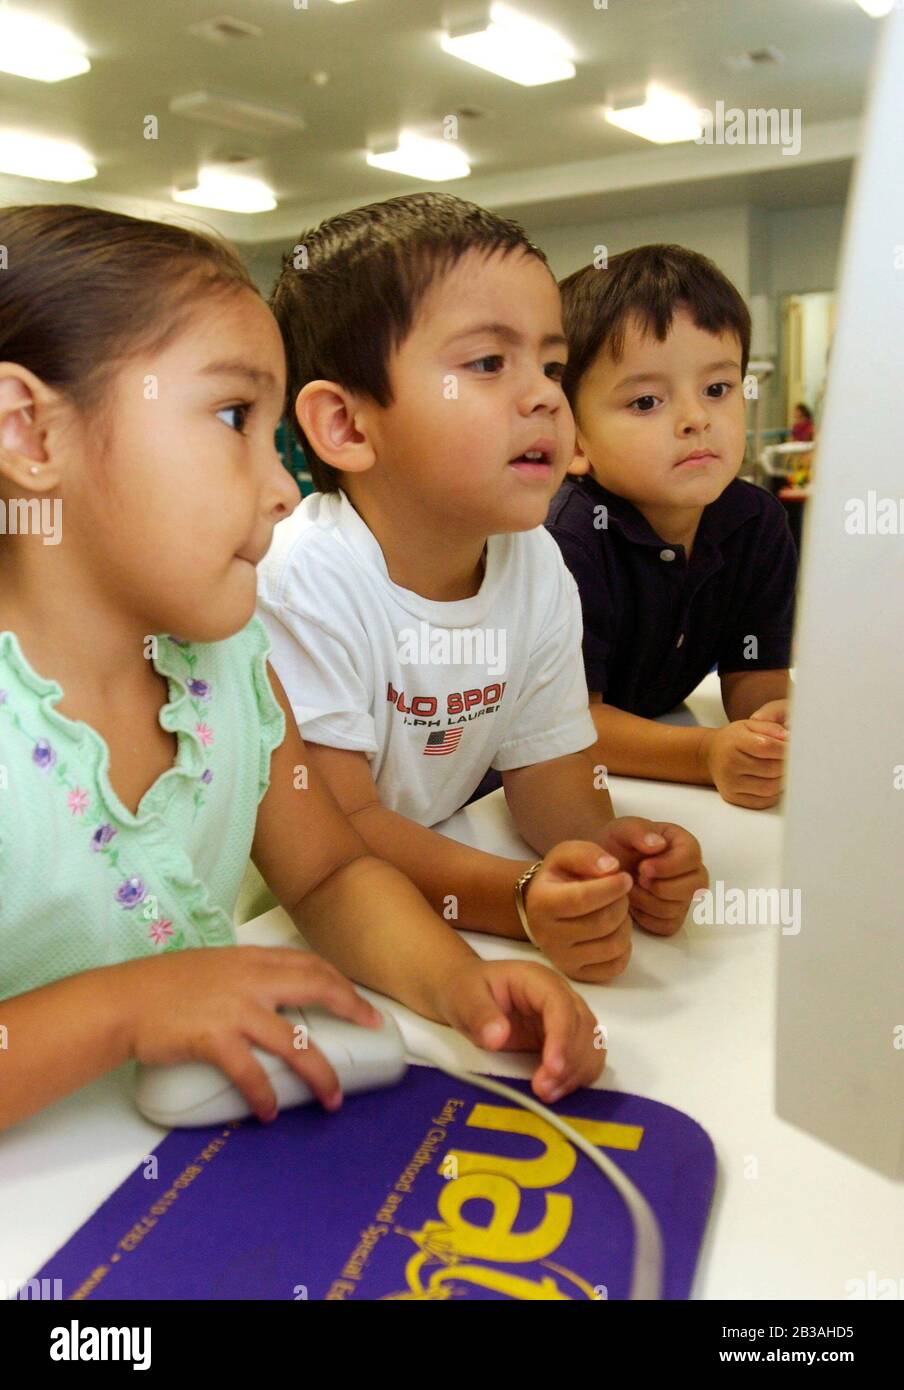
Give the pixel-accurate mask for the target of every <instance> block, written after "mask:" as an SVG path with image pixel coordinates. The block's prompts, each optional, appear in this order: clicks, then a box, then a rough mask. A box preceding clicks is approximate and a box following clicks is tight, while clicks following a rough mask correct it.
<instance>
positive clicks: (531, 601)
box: [259, 193, 707, 983]
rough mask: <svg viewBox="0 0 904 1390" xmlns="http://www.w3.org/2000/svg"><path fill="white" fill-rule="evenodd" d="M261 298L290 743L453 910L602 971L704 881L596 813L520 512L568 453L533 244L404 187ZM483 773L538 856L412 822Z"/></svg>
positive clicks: (557, 344)
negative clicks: (287, 450)
mask: <svg viewBox="0 0 904 1390" xmlns="http://www.w3.org/2000/svg"><path fill="white" fill-rule="evenodd" d="M272 303H273V310H274V313H275V315H276V318H277V321H278V323H279V325H280V328H281V330H282V333H283V337H284V340H285V344H286V353H287V358H288V397H287V399H288V402H289V410H290V412H291V414H292V417H293V421H294V423H295V427H296V429H297V432H298V435H299V438H300V440H301V443H302V445H303V447H304V450H305V454H306V456H307V458H308V461H309V464H310V467H311V472H312V474H313V477H314V480H315V483H316V485H317V486H318V488H319V489H320V491H319V492H318V493H316V494H314V495H313V496H311V497H308V498H306V499H305V500H304V502H303V503H302V504H301V506H300V507H299V508H298V509H297V510H296V512H295V513H294V515H293V516H292V517H290V518H287V519H286V520H285V521H283V522H281V523H280V524H279V525H278V526H277V528H276V531H275V534H274V539H273V545H272V548H271V550H270V553H269V555H268V556H267V558H266V560H265V561H264V563H263V564H262V565H261V566H260V570H259V576H260V588H259V598H260V610H261V614H262V616H263V619H264V621H265V623H266V625H267V629H268V632H269V635H270V638H271V641H272V647H273V650H272V656H271V660H272V662H273V664H274V666H275V668H276V671H277V673H278V675H279V677H280V680H281V681H282V683H283V685H284V686H285V689H286V691H287V693H288V696H289V699H290V701H291V702H292V707H293V711H294V714H295V718H296V720H297V722H298V726H299V729H300V730H301V732H302V734H303V735H304V738H305V742H306V743H307V744H308V746H309V750H310V755H311V757H312V759H314V758H315V759H316V760H317V763H318V767H319V770H320V771H321V772H322V773H323V774H324V775H325V776H326V778H327V780H328V782H329V783H330V785H331V787H332V790H333V792H334V794H335V796H336V797H337V799H338V800H339V802H340V804H341V805H342V807H343V809H344V810H345V811H346V813H347V814H348V815H349V816H350V817H351V818H352V820H353V821H354V824H355V826H356V828H357V829H358V831H359V832H360V833H361V835H362V836H363V837H364V839H365V840H366V841H367V842H368V844H369V845H370V847H371V849H372V850H373V851H374V853H376V854H379V855H380V856H382V857H383V858H384V859H388V860H389V861H390V862H392V863H394V864H396V865H397V866H398V867H400V868H402V869H403V870H404V871H405V872H406V873H407V874H408V876H409V877H410V878H411V879H412V880H413V881H414V882H415V883H416V884H417V885H418V887H419V888H420V889H421V891H422V892H423V893H424V894H425V896H426V897H427V898H428V899H429V900H430V902H431V903H433V904H434V905H435V906H436V907H437V908H438V909H439V910H440V911H441V912H444V915H445V916H446V917H447V919H450V920H453V921H454V922H455V924H456V925H457V926H458V927H467V928H472V929H476V930H480V931H486V932H492V933H494V934H496V935H499V936H506V937H512V938H518V937H520V938H522V939H523V937H524V936H525V934H527V935H528V936H530V938H531V939H532V940H533V941H534V942H535V944H537V945H538V946H539V947H540V949H541V950H543V951H545V953H546V954H547V956H548V957H549V958H550V960H552V961H553V963H554V964H556V965H558V966H559V967H560V969H562V970H564V971H565V972H566V973H567V974H569V975H571V976H573V977H574V978H576V979H579V980H583V981H588V982H590V981H592V982H595V983H600V982H604V981H608V980H610V979H612V978H614V977H615V976H616V975H618V974H620V973H621V972H622V971H623V970H624V968H625V966H626V965H627V962H628V959H629V956H630V951H631V922H632V918H633V920H634V921H636V922H638V923H639V924H641V925H642V926H644V927H646V928H647V929H649V930H651V931H653V932H657V933H660V934H670V933H672V932H674V931H676V930H677V929H678V927H679V926H680V925H681V923H682V921H683V919H684V916H685V913H686V911H687V907H688V903H689V902H690V899H691V897H692V896H693V894H694V892H695V891H696V890H697V889H699V888H702V887H704V886H705V885H706V883H707V875H706V871H705V869H704V868H703V866H702V864H701V859H700V848H699V845H698V844H697V842H696V840H695V839H694V837H693V836H692V835H690V834H689V833H688V832H687V831H686V830H683V829H681V828H680V827H679V826H675V825H671V824H667V823H661V822H652V821H648V820H643V819H640V818H638V817H630V818H621V819H615V818H614V816H613V811H612V804H611V801H610V799H609V794H608V791H607V790H606V782H605V768H604V767H602V765H601V762H602V759H601V754H600V751H599V750H598V749H596V748H595V747H594V745H595V743H596V732H595V729H594V725H593V721H592V719H591V717H590V714H589V709H588V696H587V687H586V683H585V679H584V674H583V665H582V660H581V633H582V629H581V610H580V603H579V600H578V595H577V590H576V586H575V583H574V581H573V579H572V578H571V575H570V574H569V572H568V570H567V569H566V567H565V565H564V563H563V561H562V559H561V556H560V553H559V550H558V547H557V546H556V544H555V542H554V541H553V539H552V538H551V537H550V536H549V535H548V534H547V532H546V531H545V530H544V529H543V526H542V522H543V520H544V518H545V516H546V512H547V508H548V505H549V500H550V498H551V497H552V495H553V493H554V492H555V491H556V488H557V487H558V485H559V483H560V482H561V481H562V478H563V476H564V474H565V470H566V467H567V465H568V463H569V461H570V459H571V457H572V453H573V445H574V424H573V420H572V416H571V412H570V410H569V407H568V404H567V401H566V399H565V396H564V394H563V392H562V387H561V384H560V382H561V375H562V368H563V364H564V361H565V351H566V348H565V338H564V335H563V331H562V323H561V315H560V307H559V294H558V289H557V287H556V283H555V280H554V279H553V277H552V274H551V273H550V271H549V268H548V266H547V264H546V261H545V258H544V256H543V254H542V252H540V251H539V250H538V249H537V248H536V247H534V246H533V245H532V243H531V242H529V241H528V239H527V237H526V235H525V233H524V232H523V231H522V229H521V228H520V227H519V226H517V224H515V223H513V222H508V221H505V220H503V219H501V218H498V217H496V216H494V215H493V214H491V213H488V212H485V211H484V210H482V209H480V208H477V207H475V206H474V205H472V204H470V203H465V202H462V201H461V200H460V199H458V198H454V197H451V196H449V195H445V194H436V193H419V194H414V195H412V196H409V197H404V198H394V199H391V200H390V201H388V202H385V203H380V204H375V205H373V206H371V207H366V208H361V209H358V210H356V211H354V212H351V213H346V214H343V215H341V216H338V217H334V218H331V219H330V220H329V221H328V222H325V223H323V224H322V225H321V226H320V227H318V228H316V229H315V230H312V231H311V232H310V233H309V234H307V235H303V236H302V237H301V238H300V239H299V243H298V245H296V247H295V248H294V250H293V251H292V252H290V253H289V255H288V256H287V257H286V258H285V263H284V268H283V272H282V275H281V278H280V280H279V282H278V284H277V287H276V290H275V292H274V296H273V301H272ZM490 766H492V767H494V768H496V769H498V770H499V771H500V772H501V773H502V777H503V784H504V787H505V796H506V800H507V802H508V806H509V809H510V811H511V813H512V816H513V818H514V820H515V823H516V825H517V827H518V830H519V831H520V833H521V835H522V836H523V837H524V839H525V840H526V841H527V842H528V844H530V845H531V846H533V848H534V849H535V850H536V851H537V853H538V854H542V855H544V856H545V858H544V859H543V860H542V861H541V862H540V863H539V864H538V865H531V864H530V863H521V862H519V861H513V860H509V859H504V858H501V857H499V856H496V855H491V854H486V853H484V852H482V851H480V850H475V849H471V848H468V847H466V846H464V845H460V844H458V843H456V842H455V841H453V840H450V839H449V838H447V837H446V836H443V835H441V834H439V833H438V832H436V831H435V830H432V829H431V828H430V827H432V826H433V825H435V824H437V823H438V822H440V821H442V820H443V819H445V817H447V816H449V815H450V814H452V812H454V811H455V810H457V809H458V808H459V807H460V806H461V805H462V803H463V802H464V801H466V800H467V798H468V797H469V796H470V795H471V793H472V792H473V791H474V789H475V788H476V787H477V786H478V784H479V782H480V781H481V778H482V776H483V774H484V773H485V772H486V769H487V768H488V767H490ZM563 841H564V843H562V842H563ZM528 873H531V877H525V876H526V875H527V874H528ZM528 884H529V888H528Z"/></svg>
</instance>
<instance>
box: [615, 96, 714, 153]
mask: <svg viewBox="0 0 904 1390" xmlns="http://www.w3.org/2000/svg"><path fill="white" fill-rule="evenodd" d="M604 114H605V117H606V120H607V121H609V123H610V124H611V125H617V126H619V127H620V129H622V130H628V131H630V132H631V134H632V135H639V136H641V138H642V139H644V140H652V141H653V143H654V144H656V145H674V144H678V142H679V141H681V140H696V139H697V137H698V136H699V135H700V134H702V131H703V123H702V121H701V120H700V112H699V108H698V107H696V106H694V104H693V103H692V102H690V101H688V100H687V99H686V98H685V97H681V96H678V95H677V94H676V93H675V92H668V91H666V90H665V89H664V88H663V87H658V86H657V85H656V84H655V83H653V82H651V83H650V85H649V87H647V91H646V97H645V98H644V99H643V100H639V99H638V98H637V97H625V98H623V99H622V100H617V99H616V100H615V101H613V102H612V104H611V105H610V106H607V107H606V110H605V113H604Z"/></svg>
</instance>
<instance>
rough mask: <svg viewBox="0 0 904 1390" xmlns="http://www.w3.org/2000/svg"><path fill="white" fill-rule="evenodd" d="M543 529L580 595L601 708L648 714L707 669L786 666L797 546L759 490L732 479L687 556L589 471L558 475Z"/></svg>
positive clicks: (679, 695) (588, 662) (670, 703)
mask: <svg viewBox="0 0 904 1390" xmlns="http://www.w3.org/2000/svg"><path fill="white" fill-rule="evenodd" d="M601 523H605V525H602V524H601ZM546 526H547V528H548V530H549V531H550V532H551V533H552V535H553V536H554V537H555V539H556V541H557V542H558V544H559V548H560V549H561V551H562V555H563V557H564V559H565V563H566V564H567V565H568V568H569V569H570V570H571V573H572V574H573V575H574V578H575V580H576V582H577V586H578V589H579V591H580V595H581V604H582V606H583V610H584V667H585V670H586V673H587V687H588V689H589V690H591V691H596V692H598V693H599V694H601V695H602V697H603V699H604V700H605V702H606V704H609V705H615V706H617V707H618V708H619V709H624V710H628V711H629V712H630V713H631V714H638V715H641V716H642V717H643V718H645V719H655V718H656V716H657V715H660V714H665V713H666V712H667V711H668V710H670V709H674V708H675V706H676V705H679V704H681V702H682V700H684V699H686V697H687V696H688V695H689V694H690V693H691V691H692V690H694V689H695V687H696V686H697V685H699V683H700V681H701V680H702V679H703V677H704V676H705V675H706V674H707V672H708V671H710V670H711V669H712V667H713V665H714V664H717V665H718V668H719V672H720V674H721V673H724V672H727V671H756V670H761V671H771V670H784V669H785V668H786V667H788V666H789V665H790V664H791V629H792V622H793V616H794V587H795V582H796V578H797V551H796V549H795V546H794V541H793V539H792V537H791V532H790V530H789V528H788V522H787V518H786V516H785V511H784V508H783V507H782V505H781V503H780V502H778V501H777V500H776V498H774V497H773V496H772V495H771V494H770V493H768V492H765V491H764V490H763V489H762V488H759V487H755V486H754V484H753V483H745V482H741V481H740V479H737V478H736V479H735V480H734V481H733V482H731V483H729V485H728V487H727V488H726V489H725V491H724V492H723V493H722V495H721V496H720V497H717V498H716V500H715V502H711V503H710V504H709V506H708V507H705V508H704V509H703V515H702V517H701V518H700V526H699V528H698V530H697V535H696V537H695V539H694V545H693V550H692V551H691V558H690V561H688V558H687V555H686V553H685V548H684V546H682V545H670V544H669V543H668V542H667V541H664V540H663V539H662V537H661V536H657V534H656V532H655V531H654V530H653V528H652V526H651V525H650V524H649V522H648V521H647V520H646V518H645V517H644V516H642V515H641V513H640V512H639V511H638V510H637V508H636V507H635V506H633V505H632V503H630V502H627V501H626V500H625V499H624V498H623V497H618V496H617V495H616V494H615V493H614V492H610V491H609V490H608V488H604V487H601V486H600V485H599V483H597V482H596V480H595V479H594V478H591V477H589V476H586V475H585V476H584V477H581V478H571V477H569V478H566V479H565V482H564V483H563V484H562V486H561V487H560V488H559V491H558V492H557V493H556V495H555V497H553V499H552V504H551V506H550V510H549V515H548V516H547V518H546ZM752 639H755V640H752Z"/></svg>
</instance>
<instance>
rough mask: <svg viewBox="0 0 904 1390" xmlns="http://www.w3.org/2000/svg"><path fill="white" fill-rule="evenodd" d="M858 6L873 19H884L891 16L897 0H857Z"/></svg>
mask: <svg viewBox="0 0 904 1390" xmlns="http://www.w3.org/2000/svg"><path fill="white" fill-rule="evenodd" d="M857 4H858V5H859V6H860V8H861V10H865V11H866V13H867V14H868V15H869V16H870V18H871V19H883V18H884V17H885V15H887V14H891V12H892V10H893V9H894V7H895V0H857Z"/></svg>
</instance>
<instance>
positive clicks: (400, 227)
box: [270, 193, 547, 492]
mask: <svg viewBox="0 0 904 1390" xmlns="http://www.w3.org/2000/svg"><path fill="white" fill-rule="evenodd" d="M471 250H476V251H479V252H481V253H482V254H483V255H485V256H489V255H492V253H493V252H494V251H501V252H502V253H503V254H508V252H510V251H523V252H527V253H528V254H530V255H532V256H536V257H537V259H538V260H540V261H542V263H543V264H544V265H546V264H547V261H546V257H545V256H544V255H543V252H542V251H541V250H540V249H539V248H538V247H537V246H535V245H534V244H533V242H532V241H530V240H529V239H528V236H527V233H526V232H525V231H524V229H523V228H522V227H520V226H519V225H518V223H517V222H510V221H508V219H506V218H503V217H497V216H496V215H495V214H494V213H492V212H487V211H486V209H484V208H480V207H477V206H476V204H474V203H467V202H464V201H463V200H462V199H461V198H456V197H454V196H453V195H452V194H449V193H412V194H409V195H407V196H405V197H401V198H390V199H388V200H387V201H386V202H383V203H372V204H371V205H370V206H368V207H363V208H356V209H355V210H354V211H353V212H346V213H342V214H340V215H339V216H337V217H331V218H329V219H328V221H326V222H321V224H320V226H319V227H316V228H313V229H311V230H310V231H306V232H302V233H301V235H300V236H299V237H298V241H297V243H296V245H295V246H294V247H293V248H292V250H291V251H289V252H287V253H286V255H285V256H284V257H283V264H282V273H281V275H280V277H279V279H278V281H277V283H276V286H275V288H274V291H273V295H272V298H271V301H270V304H271V308H272V309H273V312H274V314H275V315H276V321H277V323H278V324H279V327H280V330H281V331H282V335H283V342H284V343H285V347H286V358H287V363H286V366H287V382H286V418H287V422H290V423H291V428H292V429H294V431H295V433H296V435H297V437H298V440H299V442H300V444H301V447H302V448H303V449H304V452H305V456H306V458H307V461H308V466H309V467H310V470H311V476H312V478H313V479H314V485H315V487H317V488H318V489H319V490H320V491H321V492H335V491H337V489H338V488H339V483H340V476H341V475H340V473H339V472H338V470H337V469H335V468H332V467H331V466H330V465H329V464H327V463H325V462H324V461H323V460H322V459H321V458H319V457H318V456H317V454H316V452H315V451H314V449H313V448H312V446H311V444H310V443H309V441H308V440H307V438H306V437H305V434H304V431H303V430H302V429H301V427H300V425H299V423H298V420H297V418H296V415H295V400H296V397H297V396H298V393H299V391H300V390H301V388H302V387H303V386H305V385H306V384H307V382H309V381H317V380H318V379H320V378H323V379H324V380H326V381H335V382H338V383H339V384H340V385H341V386H344V387H345V388H346V390H349V391H355V392H357V393H359V394H361V395H363V396H366V397H368V398H369V399H370V400H373V401H376V402H377V404H378V405H382V406H387V405H389V404H390V403H391V401H392V391H391V388H390V382H389V358H390V354H391V352H392V351H393V349H395V348H397V347H399V346H400V344H401V343H402V342H404V340H405V338H406V336H407V334H408V333H409V331H410V329H411V327H412V325H413V323H414V319H415V316H416V314H417V310H418V307H419V305H420V303H421V301H422V300H423V298H424V296H425V295H426V293H427V291H428V290H429V288H430V286H431V285H432V284H433V283H434V282H435V280H436V278H437V276H439V275H442V274H444V273H445V272H447V271H448V270H451V268H452V267H453V265H455V263H456V262H457V261H459V260H460V259H461V257H462V256H464V255H465V253H466V252H467V251H471Z"/></svg>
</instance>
